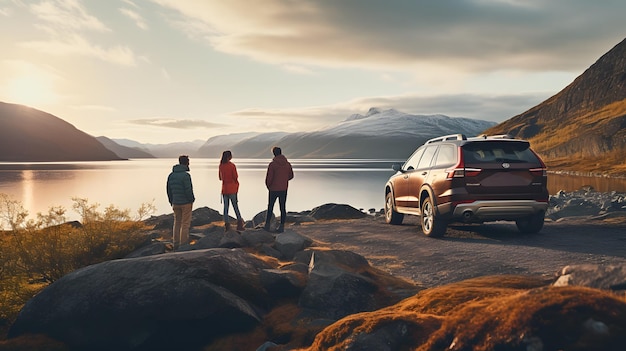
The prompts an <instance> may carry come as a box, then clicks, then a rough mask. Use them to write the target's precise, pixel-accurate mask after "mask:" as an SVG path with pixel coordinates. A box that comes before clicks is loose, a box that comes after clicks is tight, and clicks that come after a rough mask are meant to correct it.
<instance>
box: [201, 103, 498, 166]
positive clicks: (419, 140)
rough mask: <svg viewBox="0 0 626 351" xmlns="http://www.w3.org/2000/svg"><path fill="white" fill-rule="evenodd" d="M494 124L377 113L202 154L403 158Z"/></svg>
mask: <svg viewBox="0 0 626 351" xmlns="http://www.w3.org/2000/svg"><path fill="white" fill-rule="evenodd" d="M494 125H495V123H494V122H488V121H481V120H476V119H470V118H452V117H448V116H444V115H429V116H424V115H410V114H406V113H403V112H400V111H396V110H393V109H390V110H385V111H381V110H379V109H377V108H371V109H370V110H369V111H368V113H367V114H366V115H364V116H363V115H360V114H354V115H352V116H350V117H348V118H346V119H345V120H344V121H342V122H339V123H337V124H335V125H332V126H328V127H325V128H322V129H319V130H316V131H311V132H300V133H262V134H256V135H254V136H249V137H248V136H247V135H246V134H236V135H230V136H217V137H214V138H211V139H209V140H208V141H207V142H206V143H205V144H204V145H203V146H202V147H201V148H200V150H198V151H199V154H200V156H202V157H219V155H220V154H221V152H222V151H223V150H231V151H232V152H233V154H234V155H236V156H237V157H263V158H269V157H271V154H270V153H269V150H270V148H271V147H272V146H273V145H278V146H280V147H282V148H283V153H284V154H285V155H287V156H288V157H294V158H394V159H403V158H406V157H407V156H409V155H410V154H411V153H412V152H413V150H415V148H417V147H418V146H419V145H421V144H423V143H424V141H426V140H428V139H430V138H434V137H437V136H440V135H447V134H457V133H463V134H466V135H468V136H474V135H477V134H480V133H481V132H482V131H484V130H485V129H487V128H489V127H492V126H494ZM233 139H236V140H233Z"/></svg>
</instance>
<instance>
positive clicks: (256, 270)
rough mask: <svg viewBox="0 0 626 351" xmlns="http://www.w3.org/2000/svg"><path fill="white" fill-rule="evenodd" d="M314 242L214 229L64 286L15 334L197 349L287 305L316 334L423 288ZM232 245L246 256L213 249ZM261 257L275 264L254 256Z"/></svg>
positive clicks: (22, 317)
mask: <svg viewBox="0 0 626 351" xmlns="http://www.w3.org/2000/svg"><path fill="white" fill-rule="evenodd" d="M235 238H236V239H235ZM233 243H235V244H233ZM311 244H312V241H311V240H310V239H308V238H305V237H302V236H301V235H299V234H297V233H295V232H292V231H290V230H287V231H285V232H284V233H281V234H278V235H275V236H274V235H273V234H271V233H267V232H265V231H263V230H260V229H257V230H247V231H245V232H243V233H242V234H241V235H240V234H238V233H237V232H235V231H229V232H226V233H224V231H223V229H222V230H221V231H219V230H213V229H210V230H208V231H207V232H206V233H205V236H204V237H202V238H201V239H199V240H197V241H196V242H195V244H194V245H189V246H190V247H191V248H187V249H184V248H182V247H181V251H177V252H169V253H165V254H155V255H150V256H144V255H148V254H149V253H150V252H157V253H158V252H159V250H154V251H150V250H146V249H142V250H143V251H142V254H139V255H133V256H137V258H127V259H122V260H115V261H109V262H104V263H101V264H97V265H93V266H89V267H86V268H83V269H80V270H77V271H75V272H72V273H70V274H68V275H66V276H64V277H63V278H61V279H59V280H58V281H56V282H55V283H53V284H52V285H50V286H49V287H47V288H46V289H44V290H43V291H42V292H41V293H39V294H38V295H37V296H35V297H34V298H32V299H31V300H30V301H28V303H27V304H26V305H25V306H24V308H23V309H22V311H21V312H20V314H19V316H18V318H17V320H16V321H15V323H14V324H13V326H12V327H11V330H10V334H9V336H10V337H12V338H14V337H18V336H21V335H29V334H43V335H46V336H47V337H50V338H53V339H55V340H58V341H62V342H63V343H65V344H66V345H68V346H69V347H70V348H71V349H76V350H154V349H180V350H193V349H196V348H199V347H200V346H202V345H207V344H208V343H210V342H212V341H214V340H215V339H216V338H218V337H223V336H224V335H234V334H238V333H245V332H250V331H251V330H253V329H254V328H261V325H263V323H264V318H266V316H268V315H271V314H272V313H274V312H273V310H275V309H277V308H279V307H280V306H281V305H282V304H285V303H288V302H289V301H292V303H294V304H296V306H297V307H296V308H297V309H299V310H300V311H301V312H300V313H299V314H298V315H297V316H295V319H294V321H293V323H295V324H294V325H299V326H300V327H299V328H305V329H306V328H308V329H310V330H313V331H315V332H319V331H320V330H321V329H322V328H323V327H325V326H326V325H329V324H331V323H333V322H335V321H336V320H338V319H339V318H342V317H345V316H346V315H348V314H352V313H358V312H363V311H373V310H376V309H379V308H383V307H385V306H388V305H390V304H393V303H396V302H398V301H400V300H401V299H403V298H406V297H408V296H411V295H413V294H415V293H416V292H417V291H418V290H419V288H418V287H416V286H414V285H413V284H410V283H408V282H406V281H404V280H401V279H397V278H394V277H392V276H389V275H388V274H386V273H383V272H382V271H379V270H377V269H374V268H373V267H371V266H369V264H368V263H367V260H365V258H363V257H361V256H359V255H356V254H354V253H351V252H345V251H334V250H331V251H317V250H312V249H307V247H309V246H310V245H311ZM196 246H197V248H196ZM233 246H235V247H237V246H241V247H244V248H232V249H230V248H208V249H207V248H206V247H233ZM200 248H202V249H200ZM183 250H187V251H183ZM257 250H258V251H257ZM264 250H266V251H271V252H274V256H275V257H277V258H272V257H268V256H265V255H262V254H259V253H256V252H259V251H260V252H263V251H264ZM248 251H251V252H252V253H249V252H248ZM262 257H265V258H262ZM292 259H293V260H292ZM263 329H265V328H263ZM270 329H271V328H270ZM275 338H276V336H273V335H268V336H267V339H275ZM259 345H260V343H259Z"/></svg>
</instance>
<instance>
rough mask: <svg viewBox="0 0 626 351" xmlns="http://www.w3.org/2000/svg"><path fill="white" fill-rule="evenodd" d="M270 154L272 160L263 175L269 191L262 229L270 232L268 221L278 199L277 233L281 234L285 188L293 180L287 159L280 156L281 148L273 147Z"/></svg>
mask: <svg viewBox="0 0 626 351" xmlns="http://www.w3.org/2000/svg"><path fill="white" fill-rule="evenodd" d="M272 153H273V154H274V158H273V159H272V162H270V164H269V165H268V166H267V173H266V175H265V186H267V190H269V197H268V202H267V214H266V217H265V226H264V229H265V230H266V231H268V232H269V231H270V221H271V219H272V214H273V212H274V204H276V199H278V206H279V207H280V225H279V226H278V230H277V231H278V232H279V233H282V232H283V231H284V230H285V220H286V219H287V188H288V186H289V181H290V180H291V179H293V168H292V167H291V163H289V161H287V158H286V157H285V156H284V155H283V154H282V150H281V148H279V147H278V146H274V147H273V148H272Z"/></svg>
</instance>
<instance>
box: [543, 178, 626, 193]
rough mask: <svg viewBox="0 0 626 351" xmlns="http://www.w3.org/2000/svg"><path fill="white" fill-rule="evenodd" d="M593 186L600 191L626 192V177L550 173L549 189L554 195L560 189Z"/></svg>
mask: <svg viewBox="0 0 626 351" xmlns="http://www.w3.org/2000/svg"><path fill="white" fill-rule="evenodd" d="M584 187H592V188H593V189H595V191H599V192H611V191H617V192H621V193H623V192H626V178H601V177H583V176H571V175H562V174H548V191H549V192H550V194H552V195H554V194H556V193H557V192H559V191H560V190H564V191H576V190H580V189H582V188H584Z"/></svg>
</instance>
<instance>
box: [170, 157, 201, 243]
mask: <svg viewBox="0 0 626 351" xmlns="http://www.w3.org/2000/svg"><path fill="white" fill-rule="evenodd" d="M166 188H167V198H168V200H169V203H170V205H171V206H172V210H173V211H174V228H173V233H172V242H173V244H174V248H175V249H177V248H178V247H179V246H180V245H184V244H187V243H188V242H189V227H190V226H191V210H192V207H193V203H194V201H196V198H195V196H194V194H193V185H192V183H191V175H190V174H189V156H187V155H181V156H179V157H178V164H177V165H174V166H173V167H172V172H171V173H170V175H169V176H168V177H167V186H166Z"/></svg>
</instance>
